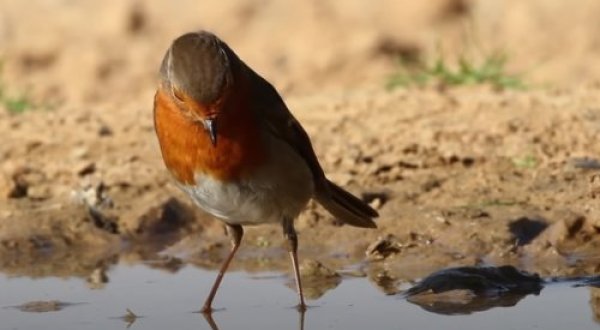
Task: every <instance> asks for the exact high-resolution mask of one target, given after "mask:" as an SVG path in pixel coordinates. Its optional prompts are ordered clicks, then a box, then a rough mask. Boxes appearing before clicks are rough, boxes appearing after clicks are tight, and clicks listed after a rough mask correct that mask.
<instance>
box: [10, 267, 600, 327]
mask: <svg viewBox="0 0 600 330" xmlns="http://www.w3.org/2000/svg"><path fill="white" fill-rule="evenodd" d="M108 277H109V282H108V283H106V284H105V285H104V286H103V287H102V288H96V289H93V288H92V287H91V286H90V285H89V284H88V283H87V282H86V280H84V279H81V278H76V277H73V278H56V277H46V278H37V279H32V278H26V277H8V276H6V275H0V292H1V294H0V306H2V308H1V309H0V320H1V321H0V329H2V330H5V329H6V330H13V329H15V330H16V329H22V330H32V329H62V330H70V329H126V328H127V327H128V326H129V327H130V329H157V330H158V329H161V330H162V329H181V330H185V329H194V330H197V329H210V326H209V324H208V323H207V321H206V320H205V319H204V318H203V316H202V314H199V313H195V312H196V311H197V310H198V309H199V308H200V306H201V304H202V302H203V299H204V297H205V295H206V294H207V292H208V289H209V287H210V284H211V283H212V281H213V279H214V277H215V273H214V272H212V271H206V270H203V269H200V268H197V267H194V266H185V267H183V268H182V269H180V270H179V271H177V272H175V273H172V272H167V271H165V270H159V269H153V268H150V267H148V266H146V265H143V264H138V265H134V266H131V265H123V264H119V265H117V266H116V267H114V268H112V269H111V271H110V272H109V273H108ZM288 281H289V278H288V277H287V276H285V275H281V274H275V273H259V274H248V273H244V272H231V273H228V274H227V276H226V277H225V280H224V282H223V286H222V287H221V290H220V291H219V294H218V296H217V298H216V300H215V304H214V306H215V308H217V309H220V308H223V309H221V310H218V311H217V312H215V313H214V314H213V318H214V321H215V323H216V325H217V326H218V327H219V329H221V330H227V329H299V328H300V324H301V323H300V318H301V315H300V314H299V313H298V312H297V311H296V309H294V305H295V303H296V295H295V292H294V291H293V290H292V289H290V288H288V287H287V286H286V284H287V283H288ZM590 290H597V289H590V288H586V287H580V288H573V287H571V285H570V284H554V285H549V286H547V287H545V288H544V289H543V290H542V292H541V294H540V295H538V296H535V295H530V296H526V297H524V298H523V299H522V300H520V302H519V303H517V304H516V305H515V306H513V307H496V308H492V309H489V310H486V311H482V312H476V313H472V314H467V315H440V314H436V313H432V312H428V311H426V310H424V309H423V308H421V307H420V306H418V305H415V304H412V303H410V302H408V301H407V300H405V299H403V298H401V297H400V296H398V295H395V296H394V295H391V296H390V295H385V294H384V293H383V292H382V291H381V290H380V289H378V288H377V287H376V286H374V285H373V284H372V283H371V282H369V280H367V279H366V278H344V280H343V281H342V282H341V284H340V285H339V286H338V287H336V288H335V289H333V290H330V291H328V292H327V293H326V294H325V295H324V296H322V297H321V298H319V299H317V300H311V301H309V305H310V306H311V308H309V310H308V311H307V312H306V314H305V315H304V329H306V330H309V329H319V330H321V329H345V330H353V329H356V330H359V329H361V330H364V329H419V330H426V329H442V328H443V329H502V330H506V329H568V328H571V329H597V328H598V327H599V324H598V323H596V321H594V316H593V315H594V312H593V308H594V307H593V305H591V304H590ZM51 300H58V301H61V302H65V303H69V304H68V305H66V306H64V307H63V308H62V309H61V310H59V311H51V312H41V313H40V312H24V311H21V310H20V309H18V308H15V307H14V306H18V305H22V304H24V303H27V302H31V301H51ZM127 309H130V310H131V311H132V312H134V313H135V314H136V315H138V316H139V317H138V318H137V319H136V320H135V321H134V322H133V323H128V322H126V321H125V320H123V319H122V318H121V317H122V316H123V315H125V314H126V311H127Z"/></svg>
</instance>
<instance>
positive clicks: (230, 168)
mask: <svg viewBox="0 0 600 330" xmlns="http://www.w3.org/2000/svg"><path fill="white" fill-rule="evenodd" d="M234 95H235V94H234ZM231 97H234V96H231ZM231 97H230V98H231ZM227 107H228V108H227V111H225V112H223V113H222V114H221V115H220V116H219V117H218V119H217V133H218V135H217V145H216V146H213V145H212V143H211V141H210V137H209V136H208V134H207V132H206V131H205V129H204V127H203V126H202V124H200V123H196V122H193V121H192V120H190V119H189V118H188V117H186V116H185V115H184V114H183V113H182V111H181V110H180V109H179V108H178V107H177V105H176V104H175V102H174V101H173V99H172V98H171V97H170V96H169V95H168V94H167V93H166V92H165V91H163V90H162V89H161V88H159V89H158V91H157V93H156V96H155V105H154V124H155V128H156V134H157V136H158V141H159V143H160V148H161V152H162V156H163V160H164V162H165V165H166V166H167V168H168V169H169V171H171V173H172V174H173V175H174V176H175V178H176V179H177V180H179V181H180V182H181V183H185V184H194V183H195V181H194V177H195V174H196V173H200V174H205V175H209V176H211V177H213V178H215V179H217V180H221V181H229V180H236V179H240V178H242V177H244V176H245V175H247V174H249V173H251V172H252V171H253V170H254V169H255V168H256V167H258V166H259V165H260V164H261V163H262V162H263V161H264V160H265V153H266V150H264V145H263V143H262V140H261V136H260V131H259V127H258V125H257V122H256V119H255V118H254V116H253V114H252V113H251V112H250V111H246V109H244V108H243V107H244V100H243V99H241V98H240V97H238V98H236V99H232V100H230V102H228V104H227Z"/></svg>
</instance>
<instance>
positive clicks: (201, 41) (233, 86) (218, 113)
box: [154, 31, 378, 313]
mask: <svg viewBox="0 0 600 330" xmlns="http://www.w3.org/2000/svg"><path fill="white" fill-rule="evenodd" d="M160 77H161V79H160V84H159V87H158V90H157V92H156V96H155V100H154V124H155V129H156V134H157V136H158V141H159V144H160V148H161V152H162V157H163V160H164V163H165V165H166V167H167V168H168V170H169V171H170V172H171V174H172V176H173V177H174V179H175V181H176V183H177V185H178V186H179V187H180V188H181V189H182V190H183V191H184V192H186V193H187V194H188V195H189V196H190V197H191V198H192V199H193V201H194V202H195V203H196V204H197V205H198V206H199V207H200V208H202V209H203V210H205V211H206V212H208V213H210V214H212V215H213V216H215V217H217V218H219V219H220V220H222V221H223V222H224V223H225V225H226V228H227V232H228V235H229V236H230V238H231V242H232V248H231V251H230V253H229V255H228V256H227V258H226V259H225V261H224V262H223V265H222V266H221V269H220V271H219V274H218V276H217V278H216V280H215V282H214V284H213V286H212V289H211V291H210V293H209V295H208V297H207V299H206V301H205V303H204V307H203V308H202V312H205V313H210V312H211V310H212V301H213V298H214V297H215V294H216V292H217V289H218V288H219V285H220V283H221V280H222V278H223V275H224V274H225V272H226V270H227V267H228V266H229V263H230V262H231V260H232V259H233V257H234V255H235V253H236V251H237V249H238V247H239V246H240V242H241V240H242V236H243V233H244V231H243V229H242V226H245V225H257V224H264V223H279V224H281V226H282V228H283V234H284V237H285V239H286V243H287V244H286V245H287V249H288V252H289V255H290V257H291V261H292V266H293V270H294V276H295V280H296V289H297V292H298V296H299V299H300V303H299V305H298V307H299V308H300V309H301V310H304V309H305V308H306V305H305V303H304V296H303V293H302V284H301V281H300V276H299V270H298V256H297V249H298V238H297V235H296V230H295V229H294V219H295V218H296V216H298V214H299V213H300V212H301V211H302V209H303V208H304V207H305V206H306V204H307V203H308V201H309V200H310V199H311V198H314V199H315V200H316V201H317V202H319V203H320V204H321V205H323V206H324V207H325V209H327V210H328V211H329V212H330V213H331V214H332V215H333V216H335V217H336V218H338V219H339V220H341V221H343V222H344V223H346V224H349V225H352V226H357V227H365V228H375V227H376V225H375V223H374V222H373V218H375V217H377V216H378V214H377V212H376V211H375V210H374V209H372V208H371V207H370V206H369V205H367V204H366V203H364V202H363V201H361V200H360V199H358V198H357V197H355V196H353V195H352V194H350V193H348V192H347V191H345V190H344V189H342V188H340V187H339V186H337V185H336V184H334V183H333V182H331V181H329V180H328V179H327V178H326V177H325V174H324V172H323V169H322V168H321V165H320V164H319V161H318V159H317V156H316V155H315V152H314V150H313V147H312V145H311V142H310V139H309V137H308V135H307V134H306V132H305V131H304V129H303V128H302V126H301V125H300V123H299V122H298V121H297V120H296V119H295V118H294V116H293V115H292V114H291V113H290V111H289V110H288V108H287V106H286V105H285V103H284V102H283V100H282V98H281V96H280V95H279V94H278V93H277V91H276V90H275V88H274V87H273V86H272V85H271V84H270V83H269V82H267V81H266V80H265V79H264V78H262V77H261V76H260V75H258V74H257V73H256V72H254V71H253V70H252V69H251V68H250V67H248V66H247V65H246V64H245V63H244V62H243V61H242V60H240V58H239V57H238V56H237V55H236V54H235V53H234V52H233V50H231V48H230V47H229V46H228V45H227V44H226V43H225V42H223V41H222V40H221V39H219V38H218V37H217V36H215V35H214V34H212V33H210V32H206V31H200V32H195V33H187V34H184V35H182V36H180V37H178V38H177V39H175V40H174V41H173V43H172V44H171V46H170V47H169V49H168V50H167V53H166V54H165V56H164V58H163V60H162V64H161V67H160Z"/></svg>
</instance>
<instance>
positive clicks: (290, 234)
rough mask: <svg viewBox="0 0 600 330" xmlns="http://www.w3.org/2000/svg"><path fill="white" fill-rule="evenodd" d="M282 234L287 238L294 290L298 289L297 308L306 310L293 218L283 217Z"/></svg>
mask: <svg viewBox="0 0 600 330" xmlns="http://www.w3.org/2000/svg"><path fill="white" fill-rule="evenodd" d="M283 235H284V236H285V238H286V240H287V250H288V252H289V254H290V258H291V259H292V267H293V268H294V277H295V278H296V290H297V291H298V296H299V298H300V303H299V304H298V309H299V310H300V311H301V312H303V311H305V310H306V304H305V303H304V293H303V292H302V282H301V281H300V269H299V267H298V236H297V235H296V229H295V228H294V220H293V219H289V218H285V219H283Z"/></svg>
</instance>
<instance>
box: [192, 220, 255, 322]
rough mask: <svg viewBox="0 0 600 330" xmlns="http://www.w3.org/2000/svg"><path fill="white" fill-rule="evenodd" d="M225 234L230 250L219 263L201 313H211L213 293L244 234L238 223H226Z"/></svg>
mask: <svg viewBox="0 0 600 330" xmlns="http://www.w3.org/2000/svg"><path fill="white" fill-rule="evenodd" d="M227 234H228V235H229V238H230V239H231V251H230V252H229V255H228V256H227V258H226V259H225V261H224V262H223V265H221V269H220V270H219V275H217V278H216V279H215V283H214V284H213V286H212V289H210V293H209V294H208V297H207V298H206V301H205V302H204V306H203V307H202V309H201V310H200V312H202V313H211V312H212V301H213V299H214V298H215V294H216V293H217V290H218V289H219V285H220V284H221V281H222V280H223V275H225V272H226V271H227V268H228V267H229V263H230V262H231V260H232V259H233V256H234V255H235V252H236V251H237V249H238V248H239V247H240V243H241V241H242V236H244V230H243V229H242V226H240V225H230V224H227Z"/></svg>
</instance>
